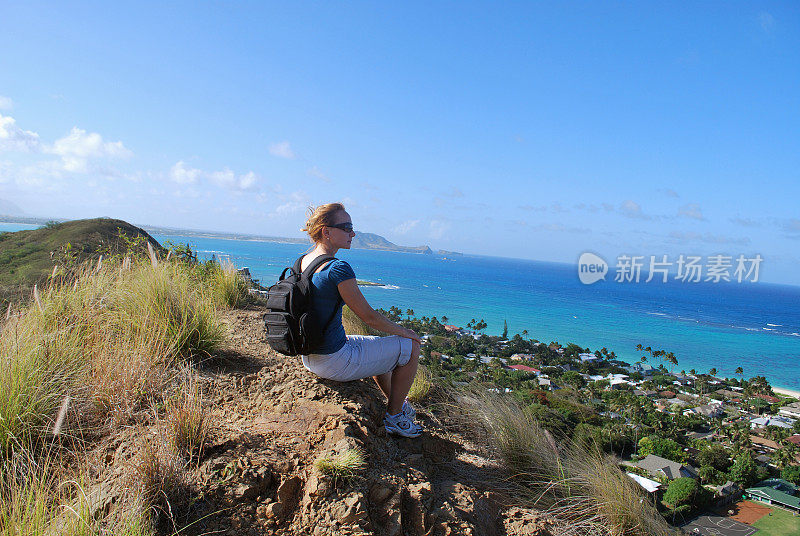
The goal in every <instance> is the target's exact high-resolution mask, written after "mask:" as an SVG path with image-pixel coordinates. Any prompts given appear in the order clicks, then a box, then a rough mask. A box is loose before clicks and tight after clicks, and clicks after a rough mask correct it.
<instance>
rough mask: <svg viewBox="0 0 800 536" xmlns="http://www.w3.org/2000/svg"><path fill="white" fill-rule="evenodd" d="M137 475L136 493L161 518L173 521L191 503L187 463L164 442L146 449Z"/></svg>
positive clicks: (155, 442) (136, 464) (136, 469)
mask: <svg viewBox="0 0 800 536" xmlns="http://www.w3.org/2000/svg"><path fill="white" fill-rule="evenodd" d="M133 472H134V475H135V481H134V483H133V484H134V486H133V487H134V489H137V492H138V495H139V496H140V497H141V500H142V502H143V503H144V504H145V505H147V506H148V507H151V508H153V509H154V511H155V513H156V514H158V515H161V516H164V517H166V518H170V519H172V518H174V517H175V515H176V514H177V513H178V512H179V511H180V510H182V509H183V508H184V507H185V505H186V503H187V502H188V500H189V499H190V496H191V493H190V491H189V486H188V483H187V481H186V462H185V461H184V460H183V459H182V458H181V457H180V456H178V454H177V453H176V452H175V451H174V449H173V448H172V446H171V445H169V443H168V442H167V441H166V440H164V438H159V439H158V440H156V441H154V442H152V443H147V444H146V445H145V447H144V448H143V449H142V451H141V453H140V455H139V457H138V458H137V460H136V461H135V465H134V468H133Z"/></svg>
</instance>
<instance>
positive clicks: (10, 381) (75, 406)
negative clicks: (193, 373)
mask: <svg viewBox="0 0 800 536" xmlns="http://www.w3.org/2000/svg"><path fill="white" fill-rule="evenodd" d="M36 290H37V292H36V294H35V297H34V300H33V302H32V304H31V305H30V306H29V307H27V308H25V309H24V310H23V311H22V312H21V313H20V314H19V315H16V316H11V317H10V318H9V319H8V320H7V321H5V323H4V324H3V325H2V331H0V355H2V356H4V358H5V359H3V360H2V361H0V456H2V455H4V454H3V453H5V454H8V453H9V451H10V449H12V448H13V445H14V444H26V443H27V442H28V440H29V439H31V438H33V437H42V436H43V435H45V434H46V433H47V431H48V429H50V428H51V426H52V424H53V419H54V418H55V414H56V412H57V410H58V408H59V407H60V406H61V403H62V401H63V400H64V399H65V398H66V397H67V396H69V397H70V399H71V400H72V401H73V403H72V414H75V415H79V416H80V417H81V418H83V419H87V418H90V417H91V416H92V415H96V414H99V416H100V417H102V416H105V415H109V414H112V415H122V416H124V415H129V414H130V413H131V412H132V411H134V410H136V409H140V408H142V407H144V406H145V402H146V400H147V399H148V397H152V396H158V395H159V394H160V392H161V391H162V387H163V385H164V384H165V383H166V382H169V381H171V380H172V378H173V377H174V372H175V367H174V365H175V363H178V362H180V361H182V360H186V359H189V358H198V357H199V358H203V357H205V356H208V355H209V354H210V353H211V352H212V351H214V350H215V349H216V348H217V347H218V346H219V345H220V344H221V342H222V340H223V339H224V331H223V328H222V325H221V324H220V323H219V322H217V320H216V318H215V309H214V304H213V300H212V298H211V293H212V290H213V287H207V286H205V285H199V284H197V283H196V282H195V281H194V280H193V279H192V275H191V273H190V270H187V269H185V267H184V266H182V265H181V264H179V263H174V262H173V263H165V262H161V263H155V267H153V265H151V264H150V263H146V264H143V263H139V264H133V265H131V266H130V267H129V268H128V269H123V267H122V266H120V265H119V263H116V264H115V263H114V262H113V261H112V260H107V261H105V262H104V263H103V265H102V266H100V268H99V269H98V268H97V267H96V266H91V267H87V268H86V269H85V270H83V271H82V272H81V273H80V274H79V275H78V276H77V278H76V279H74V280H66V281H65V280H62V279H60V278H58V277H57V278H55V279H52V280H51V282H50V284H49V285H48V286H47V287H46V288H44V289H38V288H37V289H36Z"/></svg>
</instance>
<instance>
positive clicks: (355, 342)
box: [301, 203, 422, 437]
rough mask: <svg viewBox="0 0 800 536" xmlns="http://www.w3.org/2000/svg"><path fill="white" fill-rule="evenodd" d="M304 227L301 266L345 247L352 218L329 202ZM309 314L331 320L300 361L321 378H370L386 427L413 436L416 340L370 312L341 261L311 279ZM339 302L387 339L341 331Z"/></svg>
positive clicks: (415, 433) (324, 267) (415, 426)
mask: <svg viewBox="0 0 800 536" xmlns="http://www.w3.org/2000/svg"><path fill="white" fill-rule="evenodd" d="M303 231H305V232H307V233H308V235H309V236H310V237H311V240H313V241H314V244H315V247H314V249H313V250H312V251H311V252H310V253H308V254H306V255H305V256H304V257H303V260H302V262H301V269H303V270H305V269H306V267H308V266H309V265H310V264H311V262H312V261H313V260H314V259H316V258H317V257H319V256H320V255H336V252H337V251H339V249H342V248H344V249H350V242H351V241H352V240H353V237H354V236H355V232H354V231H353V221H352V220H351V218H350V215H349V214H348V213H347V211H346V210H345V209H344V205H342V204H341V203H328V204H326V205H321V206H319V207H317V208H316V209H314V210H312V211H310V216H309V218H308V221H306V226H305V228H304V229H303ZM311 286H312V296H313V297H314V301H313V305H312V308H313V312H314V314H315V315H316V318H326V319H327V318H332V320H331V321H330V323H329V324H328V326H327V328H326V329H325V333H324V338H323V341H322V344H321V345H320V346H319V347H318V348H317V353H314V354H310V355H304V356H303V365H304V366H305V367H306V368H307V369H308V370H310V371H311V372H313V373H314V374H316V375H317V376H320V377H322V378H327V379H330V380H337V381H342V382H346V381H351V380H358V379H361V378H367V377H369V376H372V377H373V378H374V379H375V382H377V384H378V386H379V387H380V388H381V391H383V393H384V394H385V395H386V397H387V398H388V399H389V401H388V410H387V412H386V416H385V417H384V419H383V424H384V426H385V427H386V431H387V432H389V433H391V434H396V435H401V436H405V437H417V436H419V435H420V434H421V433H422V427H421V426H420V425H419V424H417V423H416V422H415V417H416V412H415V411H414V409H413V408H412V407H411V405H410V404H409V403H408V400H406V395H408V391H409V389H410V388H411V384H412V383H413V381H414V376H415V375H416V373H417V365H418V363H419V353H420V338H419V335H417V334H416V333H414V331H412V330H410V329H406V328H404V327H402V326H400V325H398V324H395V323H394V322H392V321H390V320H388V319H387V318H386V317H384V316H383V315H381V314H380V313H378V312H377V311H375V310H374V309H373V308H372V307H371V306H370V305H369V303H367V300H366V299H365V298H364V295H363V294H361V290H360V289H359V288H358V284H357V283H356V274H355V272H353V269H352V268H351V267H350V265H349V264H348V263H347V262H345V261H343V260H339V259H336V260H332V261H329V262H327V263H325V264H323V265H322V266H321V267H320V268H318V269H317V271H316V272H315V273H314V275H313V276H312V277H311ZM342 302H344V303H346V304H347V306H348V307H349V308H350V309H351V310H352V311H353V312H354V313H355V314H356V315H357V316H358V317H359V318H360V319H361V320H363V321H364V323H366V324H367V325H368V326H370V327H372V328H374V329H377V330H379V331H382V332H384V333H389V334H391V336H389V337H369V336H361V335H346V334H345V331H344V326H342Z"/></svg>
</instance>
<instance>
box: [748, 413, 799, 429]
mask: <svg viewBox="0 0 800 536" xmlns="http://www.w3.org/2000/svg"><path fill="white" fill-rule="evenodd" d="M767 426H778V427H780V428H787V429H791V428H792V426H794V419H788V418H786V417H775V416H770V415H766V416H764V417H757V418H755V419H750V428H751V429H754V428H766V427H767Z"/></svg>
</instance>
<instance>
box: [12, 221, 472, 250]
mask: <svg viewBox="0 0 800 536" xmlns="http://www.w3.org/2000/svg"><path fill="white" fill-rule="evenodd" d="M64 221H68V220H58V219H52V218H36V217H27V216H13V215H0V222H6V223H27V224H33V225H45V224H47V223H48V222H58V223H62V222H64ZM139 227H140V228H141V229H144V230H145V231H147V232H148V233H151V234H164V235H181V236H189V237H196V238H222V239H226V240H245V241H253V242H277V243H281V244H308V243H309V241H308V239H304V238H288V237H281V236H263V235H253V234H240V233H221V232H218V231H204V230H196V229H178V228H173V227H158V226H155V225H140V226H139ZM352 247H353V248H354V249H377V250H381V251H398V252H402V253H422V254H426V255H430V254H433V250H431V248H430V247H429V246H398V245H397V244H394V243H392V242H389V241H388V240H386V239H385V238H384V237H382V236H380V235H377V234H374V233H362V232H357V233H356V236H355V238H353V243H352ZM439 253H440V254H444V253H443V252H441V251H440V252H439ZM445 253H446V254H448V255H455V254H456V253H455V252H445Z"/></svg>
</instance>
